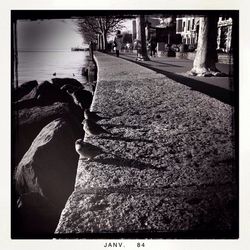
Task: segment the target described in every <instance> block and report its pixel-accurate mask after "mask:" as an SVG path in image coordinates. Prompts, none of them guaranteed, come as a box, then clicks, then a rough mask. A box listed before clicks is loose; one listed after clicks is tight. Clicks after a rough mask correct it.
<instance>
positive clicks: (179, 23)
mask: <svg viewBox="0 0 250 250" xmlns="http://www.w3.org/2000/svg"><path fill="white" fill-rule="evenodd" d="M177 32H182V20H181V19H179V20H178V21H177Z"/></svg>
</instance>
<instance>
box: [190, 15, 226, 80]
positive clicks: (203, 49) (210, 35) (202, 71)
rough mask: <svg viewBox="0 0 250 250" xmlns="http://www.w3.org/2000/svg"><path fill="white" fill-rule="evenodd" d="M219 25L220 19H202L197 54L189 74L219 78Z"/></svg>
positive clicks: (206, 17) (211, 17)
mask: <svg viewBox="0 0 250 250" xmlns="http://www.w3.org/2000/svg"><path fill="white" fill-rule="evenodd" d="M217 23H218V17H215V16H205V17H200V21H199V36H198V45H197V52H196V56H195V59H194V63H193V68H192V70H191V71H190V72H189V73H190V74H191V75H194V76H196V75H197V76H210V75H214V76H218V75H220V74H221V73H220V71H219V70H218V69H217V68H216V66H215V63H216V62H217V51H216V46H217Z"/></svg>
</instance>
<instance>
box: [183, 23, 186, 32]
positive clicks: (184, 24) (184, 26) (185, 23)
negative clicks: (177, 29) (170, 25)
mask: <svg viewBox="0 0 250 250" xmlns="http://www.w3.org/2000/svg"><path fill="white" fill-rule="evenodd" d="M185 24H186V23H185V22H183V27H182V31H184V29H185Z"/></svg>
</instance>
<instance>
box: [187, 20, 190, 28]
mask: <svg viewBox="0 0 250 250" xmlns="http://www.w3.org/2000/svg"><path fill="white" fill-rule="evenodd" d="M187 30H190V20H188V27H187Z"/></svg>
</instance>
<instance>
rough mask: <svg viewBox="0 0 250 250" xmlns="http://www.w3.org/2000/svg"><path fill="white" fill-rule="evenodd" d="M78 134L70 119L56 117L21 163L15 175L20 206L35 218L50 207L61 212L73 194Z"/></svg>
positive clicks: (53, 212)
mask: <svg viewBox="0 0 250 250" xmlns="http://www.w3.org/2000/svg"><path fill="white" fill-rule="evenodd" d="M79 136H80V132H79V131H77V129H75V128H72V126H71V124H69V122H68V121H66V120H64V119H56V120H54V121H52V122H51V123H49V124H48V125H47V126H46V127H44V128H43V129H42V131H41V132H40V133H39V135H38V136H37V137H36V138H35V140H34V141H33V143H32V145H31V146H30V148H29V150H28V151H27V152H26V154H25V155H24V157H23V158H22V160H21V162H20V163H19V165H18V167H17V169H16V172H15V177H14V178H15V184H16V191H17V194H18V195H19V196H20V197H21V206H20V207H22V208H25V209H27V211H29V209H32V210H31V211H32V213H31V214H30V216H32V214H33V215H34V217H35V218H34V220H39V218H37V216H39V215H41V213H42V211H46V208H48V207H51V209H52V208H53V211H52V214H57V215H58V214H59V213H60V211H61V209H62V208H63V207H64V205H65V203H66V200H67V198H68V196H69V195H70V194H71V193H72V191H73V188H74V183H75V176H76V169H77V162H78V158H79V157H78V154H77V153H76V152H75V150H74V144H75V140H76V139H77V138H79ZM27 194H30V195H29V196H28V197H27ZM37 204H40V205H39V206H37ZM55 211H57V213H56V212H55ZM23 214H24V212H22V213H21V215H23ZM41 216H43V217H44V216H46V214H45V215H41ZM41 223H46V221H44V222H42V221H41ZM50 227H51V225H50ZM52 228H53V227H52Z"/></svg>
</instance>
